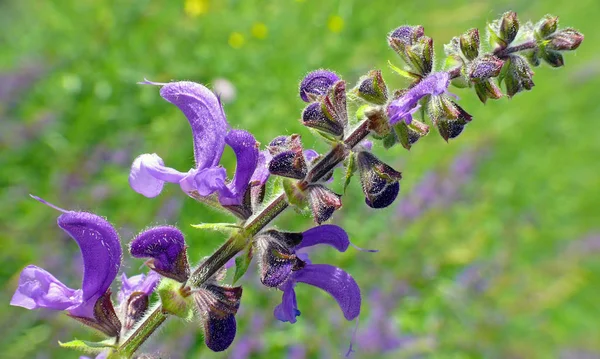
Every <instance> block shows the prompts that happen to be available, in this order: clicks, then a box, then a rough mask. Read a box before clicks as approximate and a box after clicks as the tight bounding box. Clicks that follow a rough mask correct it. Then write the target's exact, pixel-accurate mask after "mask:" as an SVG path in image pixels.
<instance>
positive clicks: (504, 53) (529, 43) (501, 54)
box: [494, 40, 537, 58]
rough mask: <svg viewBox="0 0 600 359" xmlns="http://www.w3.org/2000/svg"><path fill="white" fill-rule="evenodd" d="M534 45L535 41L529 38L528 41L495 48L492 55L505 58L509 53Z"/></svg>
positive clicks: (533, 47)
mask: <svg viewBox="0 0 600 359" xmlns="http://www.w3.org/2000/svg"><path fill="white" fill-rule="evenodd" d="M536 47H537V42H536V41H535V40H529V41H525V42H523V43H521V44H519V45H516V46H509V47H505V48H503V49H499V50H496V51H494V55H496V56H498V57H499V58H505V57H507V56H508V55H509V54H512V53H515V52H519V51H523V50H530V49H535V48H536Z"/></svg>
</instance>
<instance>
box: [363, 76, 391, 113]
mask: <svg viewBox="0 0 600 359" xmlns="http://www.w3.org/2000/svg"><path fill="white" fill-rule="evenodd" d="M357 92H358V96H359V97H360V98H362V99H363V100H365V101H368V102H371V103H374V104H378V105H383V104H385V103H386V102H387V100H388V93H387V87H386V85H385V82H384V81H383V77H382V76H381V71H380V70H372V71H369V73H368V74H367V76H363V77H362V78H361V79H360V80H359V84H358V90H357Z"/></svg>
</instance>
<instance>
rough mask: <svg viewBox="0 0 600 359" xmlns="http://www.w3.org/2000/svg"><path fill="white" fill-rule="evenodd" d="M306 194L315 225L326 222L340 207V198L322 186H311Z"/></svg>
mask: <svg viewBox="0 0 600 359" xmlns="http://www.w3.org/2000/svg"><path fill="white" fill-rule="evenodd" d="M307 193H308V196H307V198H308V204H309V206H310V209H311V212H312V214H313V219H314V221H315V222H316V223H317V224H321V223H323V222H325V221H327V220H328V219H329V218H331V216H332V215H333V212H335V210H337V209H340V208H341V207H342V199H341V198H342V196H341V195H339V194H337V193H335V192H333V191H332V190H330V189H328V188H327V187H325V186H323V185H320V184H317V185H311V186H309V187H308V188H307Z"/></svg>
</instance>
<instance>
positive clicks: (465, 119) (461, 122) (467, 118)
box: [435, 104, 473, 142]
mask: <svg viewBox="0 0 600 359" xmlns="http://www.w3.org/2000/svg"><path fill="white" fill-rule="evenodd" d="M454 106H456V109H457V110H458V113H459V115H458V117H457V118H456V119H455V120H450V119H445V118H442V119H438V120H436V121H435V125H436V126H437V128H438V131H439V132H440V135H441V136H442V138H443V139H444V140H445V141H446V142H448V140H449V139H452V138H456V137H458V135H460V134H461V133H462V132H463V130H464V128H465V126H466V125H467V124H468V123H469V122H471V120H472V119H473V117H472V116H471V115H470V114H469V113H468V112H467V111H465V110H464V109H463V108H462V107H460V106H459V105H457V104H454Z"/></svg>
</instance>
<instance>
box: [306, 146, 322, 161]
mask: <svg viewBox="0 0 600 359" xmlns="http://www.w3.org/2000/svg"><path fill="white" fill-rule="evenodd" d="M317 157H319V154H318V153H317V151H315V150H313V149H308V150H304V158H305V159H306V163H311V162H312V161H313V160H314V159H315V158H317Z"/></svg>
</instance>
